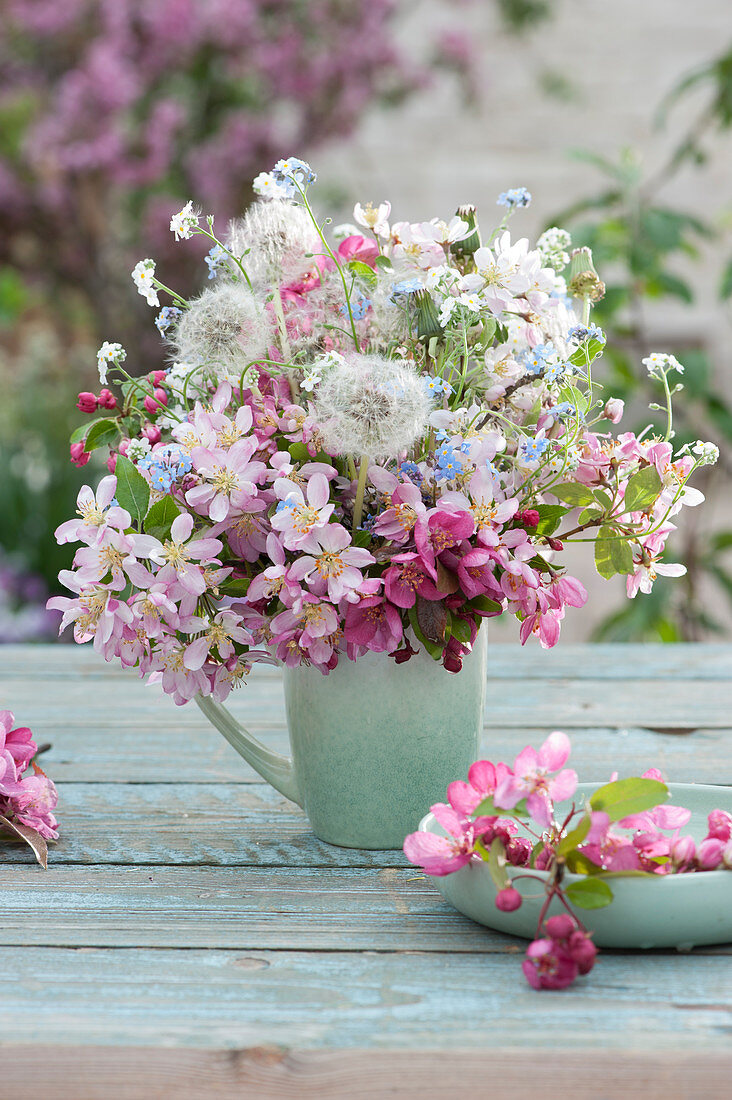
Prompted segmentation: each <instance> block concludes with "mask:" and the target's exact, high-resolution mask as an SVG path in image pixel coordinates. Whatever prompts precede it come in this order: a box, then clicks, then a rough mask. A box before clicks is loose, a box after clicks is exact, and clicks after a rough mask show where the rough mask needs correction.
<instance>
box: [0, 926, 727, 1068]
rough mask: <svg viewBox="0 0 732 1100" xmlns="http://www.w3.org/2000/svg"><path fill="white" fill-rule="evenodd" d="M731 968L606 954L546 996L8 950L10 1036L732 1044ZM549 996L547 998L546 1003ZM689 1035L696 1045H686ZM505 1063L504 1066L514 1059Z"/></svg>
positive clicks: (459, 981)
mask: <svg viewBox="0 0 732 1100" xmlns="http://www.w3.org/2000/svg"><path fill="white" fill-rule="evenodd" d="M731 971H732V964H731V963H730V962H729V960H726V959H720V958H719V957H718V956H715V957H711V956H702V955H693V956H688V957H687V956H683V957H680V956H671V955H657V954H653V955H644V954H640V955H630V956H629V955H620V954H606V955H603V958H602V966H598V967H596V968H595V970H594V971H593V973H592V976H591V978H587V979H585V980H582V981H580V982H579V983H578V984H577V985H576V986H575V987H573V989H572V991H571V992H566V991H562V992H559V993H556V994H552V993H549V992H546V993H543V994H539V995H537V994H536V993H535V992H534V991H533V990H531V989H530V987H529V986H528V985H527V984H526V982H525V981H524V980H523V978H522V976H521V975H520V973H519V967H518V958H517V956H515V955H505V956H504V955H492V954H488V955H481V956H476V955H474V954H458V953H448V954H422V953H391V952H390V953H381V952H374V953H372V952H356V953H348V952H338V951H333V952H310V953H308V952H289V951H278V952H272V951H250V952H246V953H241V952H239V951H220V950H208V951H199V950H170V949H160V950H150V949H129V950H104V949H100V950H97V949H93V948H92V949H83V950H68V949H61V948H43V947H40V948H35V949H33V950H32V951H19V950H18V949H17V948H0V973H2V975H3V984H4V988H6V989H8V990H13V991H14V995H13V996H12V997H5V998H3V999H2V1001H0V1034H2V1035H3V1036H8V1037H13V1038H17V1037H18V1036H22V1037H23V1040H24V1042H27V1043H31V1044H40V1043H43V1044H44V1045H45V1044H50V1045H53V1044H61V1043H74V1042H76V1043H79V1042H83V1043H85V1044H91V1045H94V1044H113V1045H117V1044H125V1045H130V1046H139V1045H143V1046H151V1047H160V1046H184V1047H196V1048H202V1047H237V1048H238V1047H242V1046H245V1047H248V1046H257V1045H260V1044H266V1043H275V1044H277V1043H279V1044H286V1045H287V1046H288V1047H293V1048H306V1049H311V1050H312V1049H330V1050H338V1049H359V1048H361V1047H363V1046H364V1044H365V1045H367V1046H368V1047H369V1048H371V1049H373V1050H410V1049H418V1050H424V1051H426V1050H432V1051H443V1052H445V1053H446V1054H447V1055H450V1061H451V1063H452V1066H453V1069H454V1070H455V1072H456V1073H457V1072H458V1071H459V1059H458V1058H456V1057H455V1056H454V1051H456V1050H464V1049H469V1048H480V1049H483V1048H484V1047H485V1046H486V1045H489V1046H490V1047H492V1048H493V1049H494V1050H495V1048H496V1047H500V1046H501V1045H503V1044H505V1045H507V1046H509V1047H510V1046H512V1045H513V1043H512V1040H513V1041H514V1042H515V1037H518V1036H522V1037H525V1036H528V1035H531V1043H532V1047H534V1048H536V1049H537V1050H539V1051H541V1050H547V1049H548V1050H551V1049H552V1048H554V1047H555V1046H556V1044H557V1040H558V1037H559V1036H572V1042H573V1044H574V1045H575V1047H576V1049H579V1050H581V1049H583V1048H586V1047H590V1048H592V1047H596V1046H597V1045H598V1043H599V1044H600V1045H602V1046H603V1047H604V1048H605V1049H606V1050H615V1051H618V1052H621V1053H622V1054H623V1055H624V1054H625V1053H626V1052H633V1051H635V1052H641V1051H642V1052H643V1053H647V1052H648V1049H649V1046H650V1047H651V1049H652V1050H653V1051H654V1052H656V1053H658V1052H659V1051H669V1052H673V1051H677V1050H678V1049H679V1046H680V1043H681V1042H683V1049H684V1050H686V1051H690V1050H691V1051H694V1052H697V1053H698V1052H701V1051H705V1050H709V1051H712V1052H714V1051H716V1052H717V1053H718V1054H719V1053H722V1052H723V1051H724V1052H727V1051H728V1049H729V1046H728V1042H729V1034H730V1024H731V1022H732V982H730V976H731ZM539 997H541V999H539ZM681 1037H683V1041H682V1039H681ZM499 1057H500V1055H499Z"/></svg>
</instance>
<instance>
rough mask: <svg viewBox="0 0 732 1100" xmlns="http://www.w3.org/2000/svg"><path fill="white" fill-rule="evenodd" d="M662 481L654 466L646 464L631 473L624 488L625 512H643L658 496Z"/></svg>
mask: <svg viewBox="0 0 732 1100" xmlns="http://www.w3.org/2000/svg"><path fill="white" fill-rule="evenodd" d="M662 488H663V482H662V481H661V478H660V476H659V473H658V470H657V469H656V467H655V466H646V467H645V469H643V470H638V473H636V474H633V476H632V478H631V479H630V481H629V482H628V484H627V487H626V489H625V502H624V504H623V508H624V510H625V511H626V512H645V511H646V509H648V508H650V507H651V505H652V504H654V503H655V501H656V500H657V498H658V494H659V493H660V492H661V489H662Z"/></svg>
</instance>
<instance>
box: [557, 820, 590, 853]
mask: <svg viewBox="0 0 732 1100" xmlns="http://www.w3.org/2000/svg"><path fill="white" fill-rule="evenodd" d="M591 827H592V819H591V818H590V817H589V816H588V815H587V814H585V816H584V817H583V818H582V820H581V821H580V823H579V824H578V825H577V826H576V827H575V828H574V829H572V831H571V832H569V833H567V835H566V836H565V837H563V838H562V839H561V840H560V842H559V844H558V845H557V855H558V856H560V857H563V856H566V855H567V854H568V853H569V852H572V851H574V849H575V848H576V847H577V846H578V845H579V844H581V843H582V841H583V840H584V839H585V837H586V836H587V834H588V833H589V831H590V828H591Z"/></svg>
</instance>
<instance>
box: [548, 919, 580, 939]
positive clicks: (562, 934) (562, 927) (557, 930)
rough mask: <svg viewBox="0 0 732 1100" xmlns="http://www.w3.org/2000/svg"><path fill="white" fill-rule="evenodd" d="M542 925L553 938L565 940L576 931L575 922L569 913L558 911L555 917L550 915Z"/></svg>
mask: <svg viewBox="0 0 732 1100" xmlns="http://www.w3.org/2000/svg"><path fill="white" fill-rule="evenodd" d="M544 927H545V928H546V930H547V934H548V935H550V936H551V938H552V939H553V940H566V939H567V938H568V937H569V936H571V935H572V933H573V932H576V931H577V922H576V921H575V920H573V919H572V917H570V915H569V913H560V914H559V915H558V916H556V917H550V918H549V920H548V921H547V922H546V924H545V925H544Z"/></svg>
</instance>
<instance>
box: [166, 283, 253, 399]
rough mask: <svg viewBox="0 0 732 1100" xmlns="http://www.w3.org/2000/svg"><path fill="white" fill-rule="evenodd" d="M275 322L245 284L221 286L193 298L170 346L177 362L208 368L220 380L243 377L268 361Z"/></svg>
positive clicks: (220, 284) (177, 326) (223, 284)
mask: <svg viewBox="0 0 732 1100" xmlns="http://www.w3.org/2000/svg"><path fill="white" fill-rule="evenodd" d="M271 342H272V321H271V319H270V317H269V315H268V314H267V313H266V311H265V310H264V309H263V308H262V305H261V303H260V302H258V301H257V299H256V298H255V297H254V295H253V294H252V292H251V291H250V290H249V288H248V287H246V286H245V285H244V284H243V283H235V282H220V283H217V284H216V286H214V287H211V288H209V289H208V290H204V292H203V294H201V295H200V297H198V298H193V299H192V300H191V302H190V305H189V308H188V309H187V310H186V311H185V312H184V314H183V316H182V317H181V319H180V321H179V322H178V324H177V325H176V327H175V330H174V332H173V334H172V336H171V339H170V343H171V345H172V347H173V350H174V353H175V357H176V360H177V361H179V362H182V363H186V364H189V365H190V366H191V367H199V366H202V367H207V368H209V369H210V370H211V372H212V373H213V374H215V375H217V376H218V377H221V378H224V377H227V376H232V375H233V376H237V377H238V376H239V375H240V374H241V372H242V371H243V370H244V368H245V367H246V365H247V364H248V363H252V362H256V361H257V360H258V359H263V358H266V355H267V348H268V346H269V344H270V343H271Z"/></svg>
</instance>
